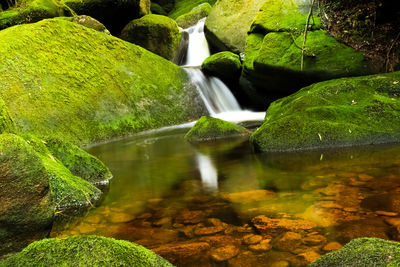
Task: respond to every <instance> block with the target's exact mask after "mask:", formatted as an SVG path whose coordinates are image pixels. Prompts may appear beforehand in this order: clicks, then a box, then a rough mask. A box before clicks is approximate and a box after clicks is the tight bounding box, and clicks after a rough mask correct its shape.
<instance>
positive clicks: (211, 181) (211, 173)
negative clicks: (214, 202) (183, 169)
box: [196, 153, 218, 191]
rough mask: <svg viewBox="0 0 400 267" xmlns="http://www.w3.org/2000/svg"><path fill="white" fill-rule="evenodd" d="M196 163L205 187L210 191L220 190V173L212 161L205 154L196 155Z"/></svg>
mask: <svg viewBox="0 0 400 267" xmlns="http://www.w3.org/2000/svg"><path fill="white" fill-rule="evenodd" d="M196 161H197V166H198V169H199V171H200V177H201V181H202V183H203V186H204V187H205V188H206V189H208V190H210V191H216V190H217V189H218V173H217V169H216V168H215V166H214V164H213V163H212V161H211V159H210V158H209V157H208V156H206V155H204V154H201V153H196Z"/></svg>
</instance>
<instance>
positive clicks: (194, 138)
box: [185, 116, 251, 143]
mask: <svg viewBox="0 0 400 267" xmlns="http://www.w3.org/2000/svg"><path fill="white" fill-rule="evenodd" d="M250 133H251V132H250V131H249V130H247V129H246V128H244V127H242V126H240V125H236V124H234V123H231V122H227V121H224V120H220V119H216V118H213V117H207V116H203V117H201V118H200V119H199V120H198V121H197V122H196V124H195V125H194V126H193V127H192V129H190V131H189V132H188V133H187V134H186V135H185V139H186V140H187V141H189V142H193V143H196V142H203V141H214V140H218V139H222V138H231V137H248V136H249V135H250Z"/></svg>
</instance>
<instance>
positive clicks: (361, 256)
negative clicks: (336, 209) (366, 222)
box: [310, 238, 400, 267]
mask: <svg viewBox="0 0 400 267" xmlns="http://www.w3.org/2000/svg"><path fill="white" fill-rule="evenodd" d="M399 265H400V243H398V242H392V241H387V240H383V239H378V238H358V239H354V240H352V241H350V242H349V243H348V244H347V245H345V246H344V247H343V248H341V249H340V250H338V251H334V252H331V253H328V254H326V255H324V256H322V257H321V258H319V259H318V260H316V261H315V262H313V263H311V265H310V267H330V266H337V267H345V266H360V267H361V266H399Z"/></svg>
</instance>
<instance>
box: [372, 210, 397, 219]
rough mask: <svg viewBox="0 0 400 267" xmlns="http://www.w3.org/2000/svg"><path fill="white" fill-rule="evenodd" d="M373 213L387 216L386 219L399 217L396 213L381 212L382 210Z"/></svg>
mask: <svg viewBox="0 0 400 267" xmlns="http://www.w3.org/2000/svg"><path fill="white" fill-rule="evenodd" d="M375 213H376V214H377V215H380V216H388V217H395V216H397V215H399V214H398V213H397V212H390V211H383V210H378V211H375Z"/></svg>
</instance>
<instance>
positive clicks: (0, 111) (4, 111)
mask: <svg viewBox="0 0 400 267" xmlns="http://www.w3.org/2000/svg"><path fill="white" fill-rule="evenodd" d="M14 131H15V125H14V122H13V120H12V119H11V117H10V113H9V112H8V108H7V106H6V105H5V103H4V101H3V99H1V97H0V134H1V133H6V132H14Z"/></svg>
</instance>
